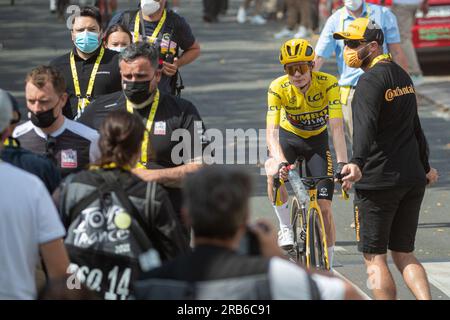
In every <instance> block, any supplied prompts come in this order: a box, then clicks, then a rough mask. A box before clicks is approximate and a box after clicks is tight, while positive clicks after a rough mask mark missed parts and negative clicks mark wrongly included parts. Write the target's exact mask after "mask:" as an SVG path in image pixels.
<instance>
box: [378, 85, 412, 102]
mask: <svg viewBox="0 0 450 320" xmlns="http://www.w3.org/2000/svg"><path fill="white" fill-rule="evenodd" d="M412 93H416V91H415V90H414V87H413V86H412V85H410V86H406V87H403V88H400V87H397V88H395V89H388V90H386V92H385V93H384V99H385V100H386V101H388V102H390V101H392V100H394V99H395V98H397V97H401V96H404V95H406V94H412Z"/></svg>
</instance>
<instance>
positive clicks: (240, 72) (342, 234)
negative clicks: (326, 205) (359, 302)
mask: <svg viewBox="0 0 450 320" xmlns="http://www.w3.org/2000/svg"><path fill="white" fill-rule="evenodd" d="M8 3H9V1H5V0H0V48H2V50H0V88H3V89H6V90H10V91H11V92H12V93H13V94H14V95H15V96H16V97H18V98H19V100H20V102H21V103H22V104H23V102H24V99H23V80H24V77H25V75H26V73H27V72H28V71H29V70H30V69H31V68H32V67H34V66H36V65H38V64H45V63H48V62H49V61H50V60H51V59H52V58H54V57H56V56H58V55H61V54H63V53H65V52H67V51H68V50H69V48H70V46H71V43H70V35H69V31H68V29H67V28H66V26H65V22H63V21H58V20H57V19H56V17H55V16H52V15H50V13H49V11H48V1H44V0H37V1H31V0H29V1H16V6H15V7H10V6H9V5H7V4H8ZM120 3H121V7H122V8H125V7H127V6H128V5H130V4H132V6H133V7H134V6H135V3H136V1H120ZM181 3H182V7H181V10H180V13H181V14H182V15H184V16H185V17H186V18H187V20H188V22H189V23H190V24H191V26H192V28H193V31H194V34H195V35H196V37H197V39H198V40H199V41H200V43H201V47H202V54H201V57H200V58H199V59H198V60H197V61H195V62H194V63H192V64H191V65H188V66H186V67H184V68H183V69H182V76H183V80H184V82H185V85H186V90H184V92H183V97H184V98H187V99H189V100H191V101H192V102H193V103H194V104H195V105H196V106H197V107H198V109H199V110H200V112H201V114H202V116H203V119H204V121H205V122H206V125H207V127H208V128H210V129H218V130H219V131H220V132H222V133H224V132H226V131H225V130H226V129H237V128H241V129H244V130H247V129H251V130H260V129H264V127H265V113H266V99H267V97H266V90H267V88H268V85H269V84H270V82H271V80H272V79H274V78H276V77H278V76H279V75H281V74H282V73H283V70H282V68H281V66H280V65H279V63H278V49H279V46H280V45H281V43H282V40H275V39H274V38H273V33H274V32H277V31H279V30H280V29H281V28H282V27H283V25H282V23H281V22H269V23H268V24H267V25H265V26H255V25H250V24H244V25H239V24H237V23H236V22H235V15H236V11H237V8H238V3H240V1H238V0H231V1H230V8H229V11H228V14H227V15H226V16H225V17H221V22H220V23H219V24H212V25H211V24H205V23H203V22H202V20H201V15H202V9H201V0H183V1H181ZM316 38H317V37H314V39H316ZM441 70H442V69H441V68H439V72H440V73H442V71H441ZM447 70H448V69H447ZM323 71H325V72H329V73H334V74H336V67H335V64H334V63H333V61H330V62H329V63H327V64H326V65H325V66H324V68H323ZM419 104H420V106H419V108H420V116H421V121H422V126H423V128H424V131H425V133H426V135H427V137H428V139H429V143H430V147H431V163H432V165H433V166H434V167H436V168H437V169H438V170H439V172H440V175H441V179H440V181H439V182H438V183H437V184H436V185H434V186H433V187H431V188H428V189H427V193H426V196H425V200H424V202H423V205H422V211H421V218H420V225H419V229H418V233H417V240H416V253H417V256H418V257H419V259H420V260H421V261H422V262H424V263H425V264H424V265H425V267H426V269H427V271H428V274H429V278H430V282H431V283H432V295H433V298H434V299H450V246H449V243H450V216H449V212H450V203H449V200H450V199H449V195H450V192H449V189H450V161H449V159H450V123H449V120H448V118H447V120H446V119H445V118H444V117H441V115H440V114H439V113H437V112H436V110H437V107H436V106H435V105H433V103H430V101H428V100H420V101H419ZM255 132H259V131H255ZM258 141H259V143H258ZM393 143H395V142H393ZM221 145H222V148H219V149H220V150H222V151H223V153H224V159H226V155H227V154H228V155H229V153H230V151H231V150H232V149H233V148H234V146H235V142H234V141H233V140H229V141H226V139H224V142H223V143H222V144H221ZM258 146H259V148H260V149H258ZM264 148H265V145H264V138H263V139H259V140H258V139H256V138H252V139H250V142H249V144H248V146H247V149H246V150H247V151H248V152H249V153H251V154H257V153H258V151H259V150H263V151H264V150H265V149H264ZM219 149H218V150H219ZM257 160H258V161H254V162H253V163H251V164H248V161H247V164H240V165H239V166H240V167H242V169H243V170H246V171H247V172H249V173H251V174H252V176H253V177H254V182H255V188H254V192H253V197H252V212H253V218H257V217H265V218H268V219H271V220H272V221H274V222H275V215H274V213H273V210H272V208H271V205H270V203H269V201H268V200H267V198H266V191H265V190H266V187H265V177H264V176H262V175H261V169H260V166H259V164H260V162H262V161H263V157H258V159H257ZM333 210H334V216H335V220H336V224H337V244H336V245H337V253H336V257H335V262H336V263H337V266H336V268H335V269H336V271H338V272H339V273H340V274H342V275H344V276H345V277H347V278H348V279H349V280H351V281H352V282H353V283H355V285H357V286H358V287H359V288H361V290H363V291H364V292H366V293H368V294H369V296H370V290H369V289H368V288H367V285H366V276H365V269H364V267H363V261H362V256H361V254H360V253H358V252H357V250H356V247H355V236H354V231H353V230H352V229H350V227H349V225H350V223H351V221H352V205H351V201H344V200H342V199H341V198H340V197H338V196H336V197H335V201H333ZM393 273H394V277H395V278H396V280H397V281H398V283H400V285H399V288H398V296H399V299H412V298H413V296H412V295H411V294H410V293H409V291H408V289H407V288H406V287H405V286H404V285H403V284H401V281H400V274H399V273H398V271H396V270H394V272H393Z"/></svg>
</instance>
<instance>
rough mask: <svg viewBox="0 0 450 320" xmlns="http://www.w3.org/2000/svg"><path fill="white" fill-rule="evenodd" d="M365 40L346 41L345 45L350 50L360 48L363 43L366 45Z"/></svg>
mask: <svg viewBox="0 0 450 320" xmlns="http://www.w3.org/2000/svg"><path fill="white" fill-rule="evenodd" d="M366 42H367V41H365V40H344V45H346V46H347V47H349V48H350V49H356V48H358V47H359V46H360V45H361V44H362V43H366Z"/></svg>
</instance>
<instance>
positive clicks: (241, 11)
mask: <svg viewBox="0 0 450 320" xmlns="http://www.w3.org/2000/svg"><path fill="white" fill-rule="evenodd" d="M236 20H237V22H238V23H245V20H247V14H246V13H245V9H244V8H243V7H239V10H238V13H237V16H236Z"/></svg>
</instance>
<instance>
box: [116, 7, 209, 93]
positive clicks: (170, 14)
mask: <svg viewBox="0 0 450 320" xmlns="http://www.w3.org/2000/svg"><path fill="white" fill-rule="evenodd" d="M166 2H167V1H166V0H141V1H140V5H139V9H137V10H127V11H125V12H121V13H120V14H117V15H116V16H114V17H113V18H112V19H111V22H110V24H109V25H110V26H111V25H113V24H115V23H120V24H123V25H125V26H126V27H128V29H129V30H130V31H131V34H132V36H133V42H138V41H143V42H148V43H150V44H154V45H155V46H156V47H158V48H159V51H160V58H161V59H162V60H163V65H162V74H161V80H160V82H159V84H158V88H159V90H161V93H171V94H176V95H179V94H180V92H181V89H183V84H182V80H181V77H180V73H179V70H180V68H181V67H182V66H185V65H187V64H189V63H191V62H193V61H194V60H195V59H197V58H198V56H199V55H200V45H199V43H198V42H197V41H196V39H195V37H194V34H193V33H192V30H191V27H190V25H189V24H188V23H187V21H186V20H185V18H184V17H182V16H180V15H179V14H178V13H175V12H174V11H172V10H168V9H166Z"/></svg>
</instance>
